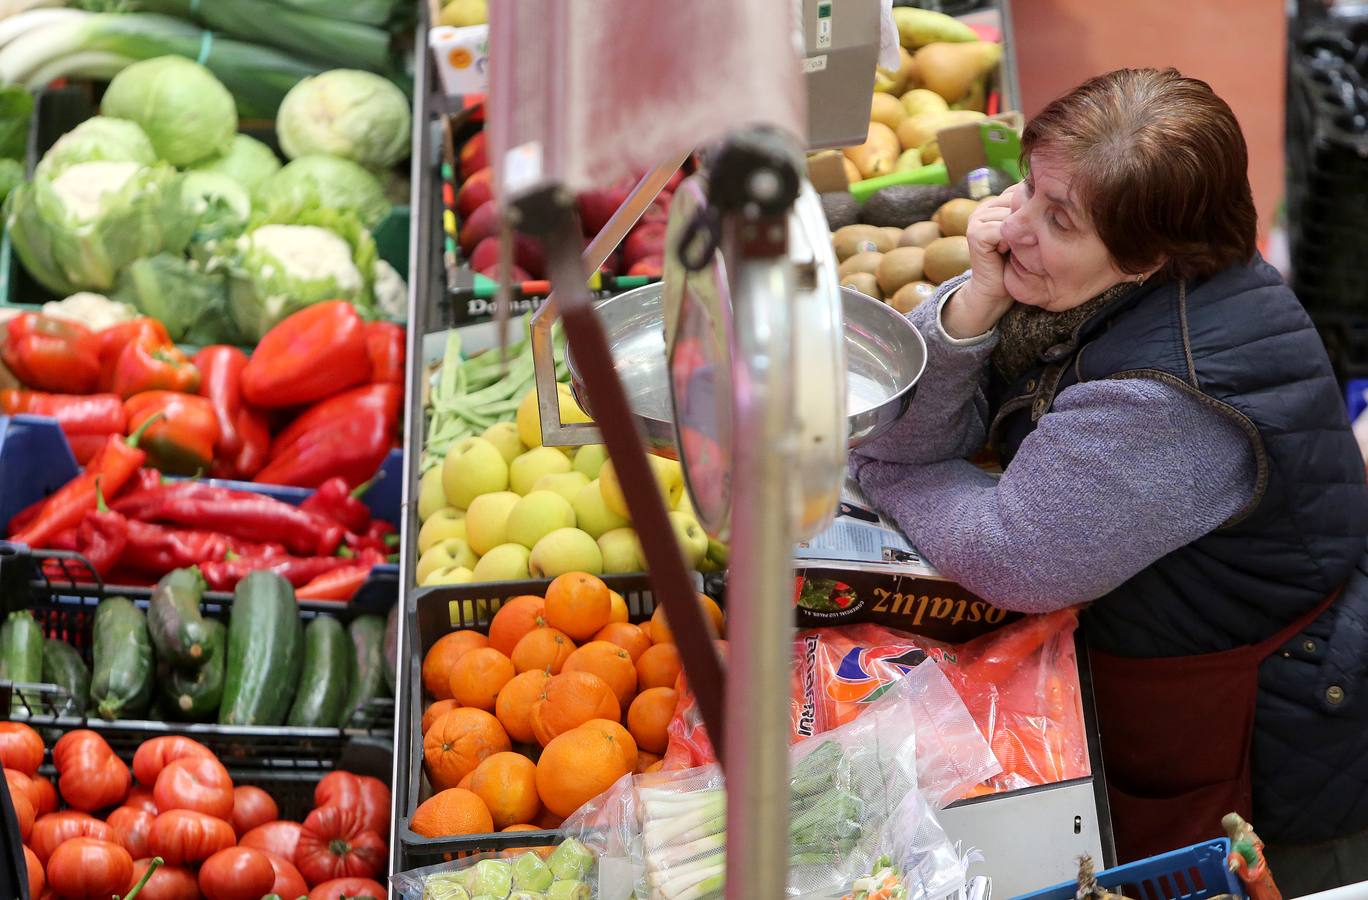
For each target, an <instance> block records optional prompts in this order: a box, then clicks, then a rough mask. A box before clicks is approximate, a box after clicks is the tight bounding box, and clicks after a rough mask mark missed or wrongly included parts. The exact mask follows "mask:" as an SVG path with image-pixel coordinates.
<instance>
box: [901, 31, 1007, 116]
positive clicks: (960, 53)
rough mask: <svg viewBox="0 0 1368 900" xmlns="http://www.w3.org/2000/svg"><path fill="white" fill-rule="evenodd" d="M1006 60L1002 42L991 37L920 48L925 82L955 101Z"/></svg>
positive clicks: (949, 101) (919, 56) (921, 70)
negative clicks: (994, 41)
mask: <svg viewBox="0 0 1368 900" xmlns="http://www.w3.org/2000/svg"><path fill="white" fill-rule="evenodd" d="M1001 60H1002V45H1001V44H995V43H991V42H989V41H974V42H972V43H966V44H947V43H941V42H937V43H932V44H927V45H926V46H924V47H922V48H921V49H920V50H918V51H917V71H918V72H919V73H920V74H921V79H922V83H923V84H925V85H926V86H927V87H928V88H930V89H931V90H933V91H935V92H936V93H937V94H940V95H941V96H942V97H944V98H945V102H946V103H954V102H956V101H958V100H960V99H962V98H963V97H964V96H965V95H966V94H968V93H969V90H970V88H972V87H973V86H974V82H975V81H977V80H979V79H980V78H983V77H984V76H985V75H987V74H988V73H989V72H991V71H992V70H993V68H994V67H995V66H997V64H998V63H999V62H1000V61H1001Z"/></svg>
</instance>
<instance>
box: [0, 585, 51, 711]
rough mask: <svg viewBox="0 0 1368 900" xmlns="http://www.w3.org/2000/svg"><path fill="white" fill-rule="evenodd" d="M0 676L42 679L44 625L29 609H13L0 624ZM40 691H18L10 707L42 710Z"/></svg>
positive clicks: (28, 680)
mask: <svg viewBox="0 0 1368 900" xmlns="http://www.w3.org/2000/svg"><path fill="white" fill-rule="evenodd" d="M0 678H4V679H8V680H9V681H14V682H24V683H27V684H37V683H38V682H40V681H42V680H43V629H41V628H39V627H38V623H37V622H35V621H34V620H33V613H31V612H29V611H28V610H26V609H21V610H19V611H18V612H12V613H10V614H9V617H8V618H6V619H5V622H4V624H3V625H0ZM41 703H42V696H41V695H33V696H26V695H24V694H22V693H17V692H16V694H15V695H14V697H13V698H12V699H11V701H10V708H11V709H12V710H15V711H17V712H24V711H28V712H32V713H41V712H43V709H42V707H41V706H40V704H41Z"/></svg>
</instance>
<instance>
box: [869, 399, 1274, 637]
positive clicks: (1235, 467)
mask: <svg viewBox="0 0 1368 900" xmlns="http://www.w3.org/2000/svg"><path fill="white" fill-rule="evenodd" d="M859 480H860V485H861V486H862V487H863V488H864V490H865V492H866V493H867V494H868V495H869V497H870V499H871V500H873V501H874V502H875V503H876V504H877V505H878V506H879V507H880V508H881V509H882V510H884V512H886V513H887V514H889V515H890V516H892V517H893V518H894V519H895V520H896V521H897V522H898V524H899V525H900V526H901V527H902V529H903V530H904V531H905V532H906V534H907V536H908V537H909V538H910V539H911V541H912V543H913V544H915V545H916V547H917V548H918V549H919V550H920V551H922V552H923V553H924V554H925V555H926V558H927V559H928V560H930V561H931V563H932V564H933V565H934V566H936V568H937V569H938V570H939V571H940V572H941V573H942V574H944V575H945V576H946V577H947V578H950V579H953V580H954V581H956V582H958V583H960V584H962V585H963V586H964V587H966V588H968V589H969V590H971V591H973V592H974V593H976V594H978V595H979V596H981V597H983V598H984V599H986V600H989V601H990V602H992V603H994V604H996V605H998V606H1001V607H1003V608H1005V609H1012V610H1021V611H1024V612H1045V611H1048V610H1052V609H1058V608H1062V607H1066V606H1072V605H1074V604H1077V603H1082V602H1086V601H1089V600H1095V599H1097V598H1098V597H1101V596H1103V595H1105V594H1107V593H1108V592H1109V591H1111V590H1112V589H1114V588H1116V587H1118V586H1119V585H1121V584H1122V583H1123V582H1125V581H1126V580H1127V579H1129V578H1130V577H1131V576H1133V575H1135V574H1136V573H1138V572H1139V571H1140V570H1142V569H1144V568H1146V567H1147V566H1149V565H1150V564H1151V563H1153V562H1155V561H1156V560H1158V559H1159V558H1160V557H1162V556H1164V555H1166V554H1168V553H1170V552H1172V551H1174V550H1176V549H1178V548H1179V547H1182V546H1184V545H1186V544H1189V543H1191V542H1193V541H1195V540H1197V539H1198V538H1200V537H1202V536H1204V535H1206V534H1207V533H1209V532H1211V531H1213V530H1214V529H1216V528H1218V527H1219V526H1220V525H1222V524H1223V523H1225V522H1226V521H1227V520H1228V519H1229V518H1230V517H1231V516H1233V515H1234V514H1235V513H1236V512H1238V511H1239V510H1240V509H1241V508H1242V507H1243V506H1244V505H1245V504H1246V503H1247V502H1248V500H1249V498H1250V497H1251V496H1252V495H1253V492H1254V485H1255V464H1254V451H1253V448H1252V447H1251V446H1250V443H1249V439H1248V437H1247V436H1246V435H1245V433H1244V432H1243V431H1242V430H1241V429H1240V428H1239V426H1237V425H1236V424H1235V423H1234V421H1233V420H1231V419H1229V418H1227V417H1226V416H1225V415H1223V414H1222V413H1220V412H1217V411H1215V410H1213V409H1212V408H1211V407H1209V406H1207V405H1205V404H1203V403H1202V402H1201V401H1200V400H1198V399H1197V398H1195V397H1192V396H1190V395H1188V394H1187V393H1185V392H1183V391H1182V390H1180V389H1178V388H1175V387H1171V386H1168V385H1164V384H1160V383H1158V382H1155V381H1148V380H1141V379H1135V380H1116V381H1100V382H1090V383H1087V384H1080V385H1075V386H1073V387H1071V388H1068V389H1067V390H1065V391H1064V392H1062V393H1061V394H1060V395H1059V397H1058V398H1057V400H1056V402H1055V406H1054V410H1053V411H1052V412H1050V413H1048V414H1047V415H1045V416H1044V417H1042V418H1041V420H1040V422H1039V423H1038V425H1037V427H1036V430H1035V431H1034V432H1032V433H1031V435H1030V436H1029V437H1027V439H1026V440H1025V441H1023V442H1022V444H1021V447H1020V448H1019V450H1018V451H1017V454H1016V456H1015V458H1013V460H1012V462H1011V465H1009V466H1008V467H1007V470H1006V471H1005V472H1004V473H1003V475H1002V477H1001V479H994V478H993V477H992V476H990V475H988V474H987V473H985V472H983V471H982V470H981V469H979V468H978V467H976V466H974V465H972V464H970V463H968V462H965V461H963V460H947V461H944V462H935V463H930V464H928V465H922V466H906V465H897V464H891V463H883V462H869V463H867V464H866V465H865V466H864V467H863V468H862V469H861V470H860V473H859Z"/></svg>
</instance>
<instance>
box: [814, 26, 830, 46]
mask: <svg viewBox="0 0 1368 900" xmlns="http://www.w3.org/2000/svg"><path fill="white" fill-rule="evenodd" d="M830 47H831V19H829V18H827V19H818V20H817V49H818V50H826V49H828V48H830Z"/></svg>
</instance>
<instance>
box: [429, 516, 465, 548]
mask: <svg viewBox="0 0 1368 900" xmlns="http://www.w3.org/2000/svg"><path fill="white" fill-rule="evenodd" d="M465 515H466V514H465V513H463V512H461V511H460V510H459V509H457V508H456V507H454V506H448V507H445V508H443V509H439V510H437V511H436V512H435V513H433V514H432V515H431V516H430V517H429V518H428V519H427V520H426V521H425V522H423V527H422V528H420V529H418V552H419V553H426V552H428V548H430V547H431V546H432V545H433V544H437V543H440V542H442V541H444V540H446V539H447V538H461V539H462V540H464V539H465V536H466V523H465Z"/></svg>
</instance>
